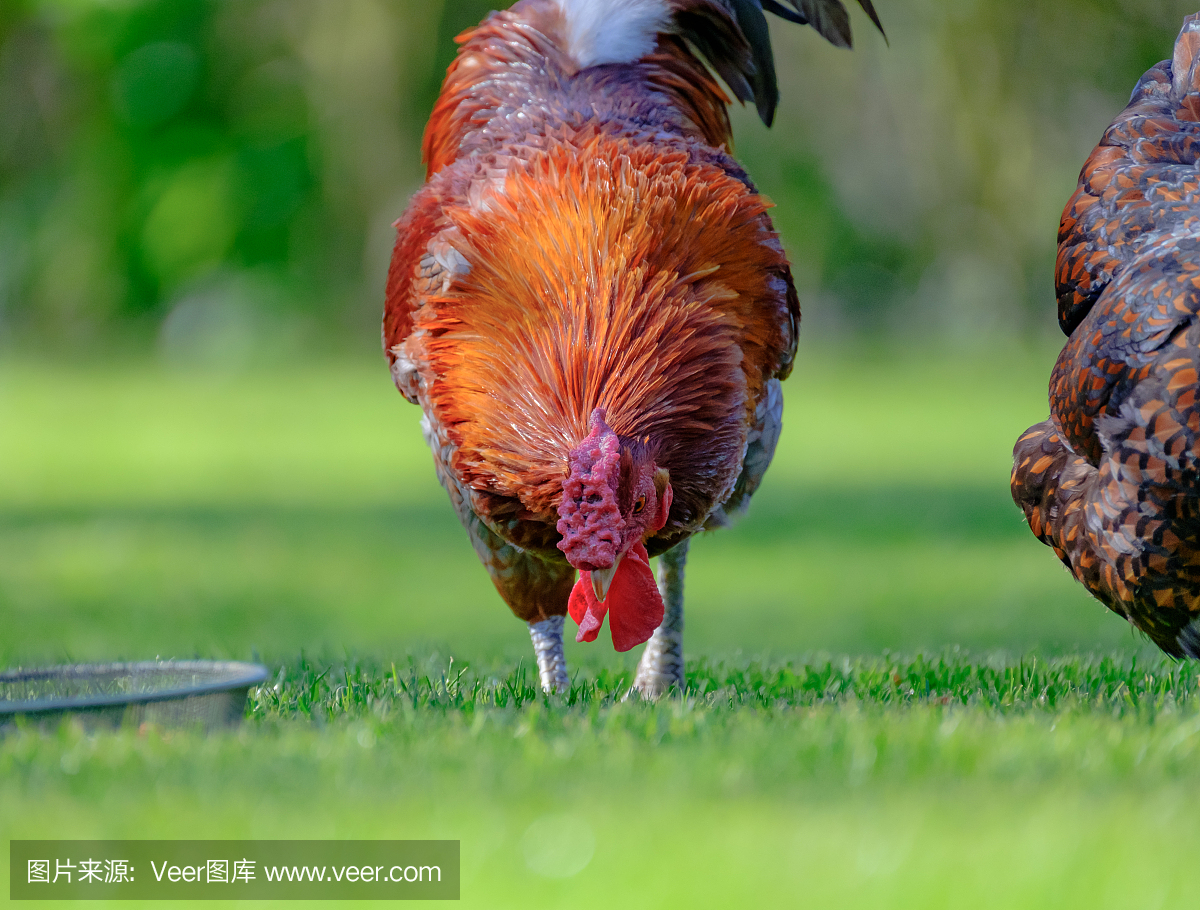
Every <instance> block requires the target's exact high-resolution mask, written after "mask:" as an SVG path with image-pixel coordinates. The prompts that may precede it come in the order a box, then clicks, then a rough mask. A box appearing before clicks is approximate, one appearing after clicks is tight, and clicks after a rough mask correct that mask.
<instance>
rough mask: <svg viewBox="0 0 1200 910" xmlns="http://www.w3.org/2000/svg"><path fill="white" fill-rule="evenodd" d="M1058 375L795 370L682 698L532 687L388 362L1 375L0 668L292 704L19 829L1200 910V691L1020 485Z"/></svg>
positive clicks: (502, 894) (506, 890) (686, 881)
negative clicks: (56, 666)
mask: <svg viewBox="0 0 1200 910" xmlns="http://www.w3.org/2000/svg"><path fill="white" fill-rule="evenodd" d="M1051 359H1052V354H1051V353H1049V352H1035V353H1022V352H1019V351H1006V352H1003V353H1002V354H991V355H987V356H972V357H966V356H953V355H951V356H947V355H928V356H926V355H921V356H915V355H910V356H903V355H897V354H895V353H890V352H888V351H864V350H861V349H857V350H850V349H847V350H844V351H838V350H834V351H829V352H822V353H821V354H820V355H810V356H808V357H807V358H805V359H804V361H803V364H802V366H801V367H800V368H799V369H798V370H797V374H796V376H795V377H794V378H793V379H792V380H790V381H789V384H788V386H787V387H786V393H787V395H788V411H787V418H786V427H785V434H784V439H783V440H782V442H781V446H780V453H779V456H778V458H777V461H776V464H775V465H774V466H773V468H772V471H771V473H770V475H768V480H767V482H766V484H765V485H764V487H763V489H762V491H761V492H760V494H759V496H758V498H757V500H756V502H755V503H754V505H753V507H752V509H751V513H750V515H749V516H748V517H747V519H746V520H745V521H744V522H743V523H742V524H741V525H739V526H738V527H737V528H735V529H732V530H728V531H722V532H720V533H717V534H713V535H708V536H705V537H702V538H700V539H699V540H698V541H697V542H696V544H695V546H694V548H693V553H692V557H691V561H690V562H689V565H688V593H687V598H688V613H687V619H688V627H687V646H688V655H689V658H690V659H689V664H688V687H687V691H686V692H685V693H682V694H680V695H677V696H675V697H673V698H670V699H666V700H664V701H663V702H661V703H659V704H657V705H648V704H644V703H641V702H639V701H637V700H636V699H625V697H624V696H625V693H626V690H627V688H628V683H629V680H630V677H631V674H632V669H633V666H634V662H635V659H636V653H635V654H630V655H616V654H614V653H613V652H612V650H611V647H609V646H608V645H607V643H605V642H600V643H597V644H594V645H590V646H585V645H576V644H575V643H574V642H570V643H569V644H568V660H569V662H570V666H571V671H572V674H573V679H574V682H573V685H572V688H571V691H570V692H569V693H567V694H566V695H561V696H554V697H549V698H548V697H545V696H543V695H542V694H541V693H540V692H539V691H537V689H536V687H535V686H534V679H533V675H532V673H531V666H530V657H531V654H530V648H529V644H528V638H527V635H526V633H525V631H524V628H523V627H522V625H521V624H520V623H519V622H517V621H516V620H514V619H513V618H512V616H511V615H510V614H509V613H508V611H507V609H506V608H505V607H504V605H503V604H502V603H501V602H500V601H499V599H498V598H497V596H496V595H495V593H494V591H493V590H492V588H491V585H490V583H489V582H488V581H487V578H486V576H485V575H484V573H483V571H482V569H481V568H479V566H478V565H477V563H476V560H475V557H474V555H473V553H472V552H471V549H470V547H469V545H468V544H467V541H466V539H465V535H464V533H463V532H462V530H461V528H460V527H459V526H458V524H457V522H456V520H455V519H454V517H453V515H452V514H451V512H450V508H449V505H448V503H447V502H446V501H445V496H444V494H443V493H442V491H441V490H440V488H439V487H438V486H437V483H436V481H435V480H434V478H433V472H432V469H431V466H430V464H429V455H428V452H426V451H425V450H424V447H423V445H422V443H421V441H420V434H419V430H418V427H417V419H418V414H417V412H416V409H415V408H412V407H410V406H408V405H406V404H405V403H404V402H403V400H402V399H400V397H399V396H398V395H397V394H396V393H395V391H394V390H393V389H391V388H390V385H389V383H388V380H387V377H386V373H385V372H384V371H383V369H382V368H381V367H380V366H379V365H378V364H376V363H374V362H373V361H372V362H368V363H366V364H361V365H360V364H356V363H352V362H337V363H309V364H302V365H298V364H290V365H286V366H280V367H279V368H277V369H274V370H266V369H264V370H261V371H258V372H254V373H251V374H248V375H238V376H211V375H203V374H190V373H181V372H174V371H171V370H166V369H162V368H159V367H156V366H154V365H152V364H140V363H134V364H116V365H113V364H107V365H99V366H89V365H62V364H59V365H53V364H45V363H15V364H14V363H8V364H4V365H0V663H3V664H6V665H17V664H26V665H28V664H35V663H44V662H54V661H59V660H82V659H89V660H90V659H95V660H112V659H122V658H124V659H141V658H149V657H154V656H156V655H161V656H164V657H171V656H174V657H191V656H196V655H198V656H201V657H230V658H239V659H247V658H252V657H256V656H257V657H259V658H260V659H262V660H263V661H265V662H266V663H268V665H269V666H270V667H271V670H272V674H273V675H272V678H271V679H270V681H269V682H268V684H267V685H265V686H264V687H262V688H261V689H259V690H256V691H255V692H254V693H253V697H252V699H251V706H250V711H249V716H248V719H247V722H246V723H245V724H243V725H242V726H241V727H240V728H239V729H237V730H231V731H224V732H218V733H215V734H212V735H208V736H202V735H199V734H196V733H188V732H179V731H165V732H164V731H156V730H153V729H151V730H143V731H140V732H139V731H134V730H125V731H115V732H109V733H99V734H90V733H86V732H84V731H83V730H81V729H79V728H77V727H74V726H71V725H66V726H64V727H62V728H60V729H57V730H52V731H42V730H38V729H36V728H28V727H26V728H22V729H20V730H18V731H16V732H13V733H10V734H8V735H6V736H4V737H3V738H2V739H0V835H2V836H4V837H79V838H82V837H163V838H168V837H174V838H200V837H215V838H240V837H301V838H324V837H333V838H355V837H392V838H404V837H414V838H426V837H428V838H434V837H450V838H456V839H461V840H462V850H463V853H462V856H463V898H464V902H465V903H467V904H469V905H471V906H478V907H569V908H575V907H580V908H586V907H593V906H595V907H605V908H610V907H613V906H627V907H676V906H680V907H708V906H713V907H728V906H750V905H754V904H758V905H768V906H821V905H825V904H834V905H836V906H864V907H873V908H874V907H920V908H926V907H943V906H944V907H960V906H972V907H1054V908H1060V907H1088V908H1105V907H1113V908H1127V907H1132V906H1137V907H1177V906H1178V907H1183V906H1193V905H1194V903H1195V900H1194V895H1195V891H1196V887H1197V885H1200V873H1196V872H1195V871H1194V860H1193V853H1194V850H1193V849H1192V847H1191V845H1192V844H1193V843H1194V842H1195V840H1196V837H1197V835H1200V830H1198V829H1200V823H1198V822H1197V821H1196V815H1195V813H1194V811H1191V807H1192V805H1193V802H1194V793H1195V792H1196V788H1197V786H1198V785H1200V711H1198V710H1197V706H1198V702H1197V698H1198V696H1200V690H1198V681H1200V676H1198V673H1197V670H1196V669H1195V667H1194V666H1193V665H1191V664H1179V663H1173V662H1171V661H1168V660H1166V659H1164V658H1162V657H1161V656H1160V655H1158V654H1157V652H1156V651H1155V650H1154V649H1153V648H1149V647H1147V646H1146V645H1145V643H1144V642H1143V641H1142V640H1141V639H1139V638H1137V637H1135V636H1134V635H1132V634H1131V632H1130V631H1129V627H1128V626H1127V625H1125V624H1124V623H1122V622H1121V621H1120V620H1119V619H1118V618H1117V617H1115V616H1112V615H1111V614H1108V613H1107V612H1106V611H1105V610H1103V609H1102V608H1101V607H1100V606H1099V605H1098V604H1096V603H1095V602H1094V601H1092V600H1091V599H1090V598H1089V597H1088V596H1087V595H1086V593H1085V592H1083V591H1082V590H1081V589H1079V587H1078V586H1077V585H1075V584H1074V582H1073V581H1072V580H1071V579H1070V578H1069V577H1068V576H1067V575H1066V574H1065V572H1064V571H1063V570H1062V569H1061V567H1060V566H1059V565H1058V564H1057V562H1056V560H1055V559H1054V558H1053V555H1052V554H1051V553H1050V552H1049V551H1048V550H1047V549H1046V548H1045V547H1043V546H1041V545H1040V544H1039V543H1038V542H1037V541H1036V540H1034V539H1033V537H1032V535H1030V534H1029V532H1028V530H1027V529H1026V528H1025V527H1024V525H1023V523H1022V522H1021V520H1020V516H1019V514H1018V513H1017V511H1016V509H1015V507H1014V506H1013V505H1012V503H1011V501H1010V499H1009V497H1008V492H1007V476H1008V463H1009V452H1010V451H1011V446H1012V443H1013V441H1014V440H1015V439H1016V437H1017V435H1018V434H1019V433H1020V432H1021V431H1022V430H1023V429H1024V428H1025V427H1026V426H1028V425H1029V424H1030V423H1032V422H1034V421H1036V420H1038V419H1040V418H1041V417H1043V416H1044V414H1045V410H1046V407H1045V381H1046V376H1047V375H1048V371H1049V365H1050V362H1051ZM588 857H590V861H588V862H587V863H586V864H585V865H584V866H583V868H582V870H581V871H577V872H576V873H575V874H573V875H572V876H570V877H567V878H562V879H559V878H554V877H548V876H547V875H545V874H544V873H545V872H546V871H547V870H550V871H553V870H555V869H567V870H568V871H570V870H573V869H577V868H578V867H579V865H580V863H581V862H582V861H583V860H586V859H587V858H588ZM7 874H8V873H7V870H6V869H5V872H4V875H5V876H7ZM4 881H7V878H5V879H4ZM4 881H0V893H7V892H6V891H4V890H3V885H4Z"/></svg>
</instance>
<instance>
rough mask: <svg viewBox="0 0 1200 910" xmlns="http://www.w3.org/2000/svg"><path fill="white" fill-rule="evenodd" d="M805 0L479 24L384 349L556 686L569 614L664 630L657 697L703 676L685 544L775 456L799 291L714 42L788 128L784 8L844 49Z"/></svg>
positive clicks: (652, 679) (665, 1)
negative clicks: (739, 141)
mask: <svg viewBox="0 0 1200 910" xmlns="http://www.w3.org/2000/svg"><path fill="white" fill-rule="evenodd" d="M788 2H790V4H791V6H785V5H782V4H781V3H777V2H773V0H522V2H520V3H517V4H516V5H515V6H514V7H512V9H510V10H508V11H505V12H498V13H493V14H492V15H491V16H489V17H488V18H487V19H486V20H485V21H484V22H483V23H482V24H481V25H480V26H479V27H478V28H475V29H473V30H471V31H468V32H466V33H465V34H464V35H462V36H460V38H459V41H460V42H461V44H462V47H461V49H460V50H459V53H458V56H457V58H456V59H455V61H454V63H453V64H452V65H451V67H450V69H449V72H448V73H447V76H446V81H445V83H444V85H443V87H442V92H441V95H440V97H439V99H438V101H437V104H436V106H435V108H434V111H433V115H432V117H431V119H430V122H429V126H428V127H427V129H426V133H425V143H424V152H425V161H426V164H427V167H428V182H427V183H426V184H425V186H424V187H423V188H422V189H421V190H420V191H419V192H418V193H417V194H416V195H415V197H414V198H413V200H412V202H411V203H410V205H409V208H408V210H407V212H406V213H405V214H404V216H403V217H402V218H401V219H400V221H399V222H397V229H398V236H397V240H396V247H395V251H394V253H393V256H392V265H391V271H390V273H389V276H388V287H387V305H386V310H385V315H384V326H383V340H384V348H385V350H386V352H387V355H388V358H389V360H390V362H391V366H392V375H393V378H394V379H395V382H396V385H397V387H398V388H399V389H400V391H401V392H402V393H403V394H404V396H405V397H406V398H408V399H409V400H410V401H413V402H416V403H419V404H420V405H421V407H422V409H423V410H424V415H425V420H424V431H425V436H426V439H427V441H428V443H429V445H430V447H431V449H432V450H433V456H434V462H435V465H436V467H437V471H438V476H439V478H440V480H441V482H442V484H443V486H444V487H445V488H446V490H447V491H448V493H449V494H450V499H451V501H452V503H453V505H454V508H455V509H456V511H457V512H458V515H459V517H460V518H461V519H462V521H463V524H464V525H465V526H466V528H467V531H468V532H469V534H470V537H471V540H472V542H473V544H474V546H475V550H476V552H477V553H478V555H479V557H480V559H481V560H482V561H483V563H484V565H485V566H486V568H487V570H488V572H489V573H490V574H491V577H492V580H493V582H494V583H495V585H496V588H497V590H498V591H499V593H500V595H501V596H502V597H503V598H504V600H505V601H506V602H507V603H508V605H509V607H511V609H512V611H513V612H514V613H515V614H516V615H517V616H518V617H519V618H520V619H522V620H524V621H526V622H527V623H528V624H529V628H530V633H531V635H532V638H533V642H534V647H535V651H536V654H537V660H538V668H539V673H540V677H541V682H542V685H543V687H544V688H546V689H555V688H561V687H564V686H566V685H567V683H568V677H567V673H566V665H565V661H564V659H563V649H562V626H563V617H564V615H565V614H567V613H568V612H570V614H571V616H572V618H573V619H574V620H575V621H576V622H577V623H579V631H578V634H577V636H576V637H577V639H578V640H583V641H590V640H593V639H595V638H596V637H597V635H598V633H599V630H600V628H601V626H602V624H603V623H604V621H605V620H606V619H607V621H608V623H609V626H610V628H611V634H612V638H613V644H614V645H615V646H616V648H617V649H618V650H622V651H623V650H627V649H629V648H632V647H634V646H635V645H637V644H640V643H642V642H645V641H647V640H650V646H649V647H648V648H647V650H646V652H645V653H644V654H643V656H642V660H641V663H640V665H639V669H638V676H637V681H636V683H635V685H636V686H637V688H638V689H640V690H641V691H642V692H643V693H645V694H647V695H657V694H659V693H661V692H662V691H664V690H665V689H666V688H668V687H669V686H670V685H672V684H679V683H681V682H682V680H683V652H682V629H683V619H682V584H683V565H684V558H685V554H686V549H687V541H688V538H689V537H690V536H691V535H692V534H693V533H695V532H696V531H699V530H701V529H703V528H711V527H715V526H718V525H722V524H725V523H726V522H727V521H728V519H729V517H730V516H732V515H734V514H735V513H737V512H739V511H740V510H741V509H743V508H744V507H745V505H746V503H747V502H748V500H749V498H750V496H751V494H753V492H754V491H755V488H756V487H758V485H759V483H760V482H761V480H762V478H763V474H764V472H765V471H766V469H767V465H768V464H769V463H770V461H771V457H772V454H773V452H774V449H775V444H776V441H777V439H778V436H779V428H780V421H781V417H782V408H783V399H782V394H781V391H780V386H779V383H780V380H782V379H783V378H785V377H786V376H787V375H788V373H789V372H790V370H791V366H792V358H793V356H794V353H795V349H796V332H797V329H798V323H799V319H800V311H799V306H798V303H797V300H796V294H795V290H794V289H793V287H792V280H791V275H790V272H789V270H788V264H787V261H786V259H785V258H784V254H783V249H782V247H781V246H780V243H779V239H778V237H777V236H776V234H775V231H774V229H773V228H772V225H771V221H770V219H769V218H768V216H767V203H766V201H765V200H764V199H762V197H760V196H759V195H758V193H757V192H756V191H755V188H754V185H753V184H752V183H751V182H750V179H749V178H748V177H747V176H746V173H745V172H744V171H743V170H742V169H741V167H739V166H738V164H737V163H736V162H735V161H734V159H733V158H732V157H730V155H729V152H728V148H729V147H730V144H731V135H730V125H729V119H728V115H727V104H728V103H729V100H730V99H729V98H728V97H727V96H726V94H725V93H724V91H723V90H722V89H721V87H720V85H719V84H718V83H717V82H716V80H715V79H714V78H713V76H712V75H711V74H710V71H709V69H708V68H707V67H706V66H705V65H704V63H703V62H702V61H701V59H700V58H699V57H698V56H697V54H700V55H702V56H703V57H704V58H705V59H706V60H707V61H708V63H709V64H710V65H711V66H712V68H713V70H714V71H715V72H716V74H717V75H719V76H720V77H721V78H722V79H723V80H724V81H725V83H726V84H727V85H728V87H729V88H730V89H731V90H732V91H733V93H734V94H735V95H736V96H737V97H738V98H740V99H741V100H743V101H748V100H753V101H754V103H755V104H756V106H757V108H758V111H759V114H760V115H761V116H762V119H763V120H764V121H765V122H767V123H768V124H769V123H770V121H771V118H772V115H773V112H774V110H775V106H776V103H777V97H778V91H777V88H776V80H775V70H774V64H773V62H772V56H771V46H770V40H769V37H768V34H767V22H766V17H765V15H764V11H767V12H772V13H774V14H776V15H779V16H782V17H783V18H785V19H789V20H791V21H793V22H797V23H801V24H805V23H807V24H811V25H812V26H813V27H814V28H816V29H817V30H818V31H819V32H820V33H821V34H822V35H824V36H825V37H826V38H828V39H829V40H830V41H832V42H833V43H835V44H840V45H845V46H848V45H849V42H850V25H849V18H848V15H847V13H846V10H845V8H844V7H843V6H842V4H841V3H840V2H838V0H788ZM859 2H860V3H861V5H862V6H863V8H864V9H865V10H866V11H867V12H868V13H869V14H870V16H871V18H872V20H875V21H876V25H878V21H877V19H876V16H875V12H874V9H873V8H872V6H871V3H870V0H859ZM657 554H664V555H663V559H662V560H661V563H660V586H661V588H660V586H656V584H655V579H654V576H653V575H652V574H651V571H650V566H649V559H650V558H651V557H652V556H654V555H657ZM577 572H578V573H580V574H579V578H578V581H577V580H576V573H577ZM664 598H665V601H664ZM652 636H653V637H652Z"/></svg>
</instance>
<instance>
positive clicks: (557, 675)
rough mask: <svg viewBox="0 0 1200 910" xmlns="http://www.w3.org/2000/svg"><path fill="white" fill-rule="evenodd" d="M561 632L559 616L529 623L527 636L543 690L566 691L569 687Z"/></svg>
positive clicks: (569, 681) (561, 619)
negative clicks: (531, 644)
mask: <svg viewBox="0 0 1200 910" xmlns="http://www.w3.org/2000/svg"><path fill="white" fill-rule="evenodd" d="M562 634H563V618H562V617H561V616H551V617H550V618H549V619H543V620H542V621H541V622H531V623H530V624H529V637H530V638H532V639H533V651H534V653H535V654H536V655H537V665H538V676H539V677H540V678H541V680H542V691H543V692H566V691H567V689H569V688H570V687H571V680H570V679H569V678H568V677H567V658H566V656H565V655H564V654H563V640H562Z"/></svg>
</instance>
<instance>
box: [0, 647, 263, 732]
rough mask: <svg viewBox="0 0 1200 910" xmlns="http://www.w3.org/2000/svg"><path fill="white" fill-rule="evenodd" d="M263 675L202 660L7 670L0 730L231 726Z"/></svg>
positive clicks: (0, 695) (0, 690)
mask: <svg viewBox="0 0 1200 910" xmlns="http://www.w3.org/2000/svg"><path fill="white" fill-rule="evenodd" d="M267 675H268V674H267V669H266V667H261V666H259V665H257V664H245V663H237V662H234V661H224V662H218V661H208V660H162V661H158V660H152V661H144V662H141V663H131V664H76V665H72V666H65V667H46V668H42V669H33V670H8V671H6V672H4V673H0V727H4V726H6V725H10V724H12V723H14V722H15V721H16V719H17V718H18V717H23V718H25V719H26V720H27V721H31V722H34V723H46V722H50V723H56V722H58V721H61V720H62V719H63V718H65V717H68V716H71V717H78V718H79V719H80V720H81V721H82V722H83V723H84V725H85V726H89V727H92V726H113V727H118V726H122V725H131V726H140V725H141V724H143V723H150V724H155V725H158V726H162V727H194V726H200V727H205V728H210V727H219V726H225V725H228V724H236V723H237V722H238V721H240V720H241V718H242V715H243V714H244V713H245V711H246V693H247V692H248V691H249V689H250V687H251V686H256V685H259V684H260V683H262V682H263V681H264V680H265V679H266V678H267Z"/></svg>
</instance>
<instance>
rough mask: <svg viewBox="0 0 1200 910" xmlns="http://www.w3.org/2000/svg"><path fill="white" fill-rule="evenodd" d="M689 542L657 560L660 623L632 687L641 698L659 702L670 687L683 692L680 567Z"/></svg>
mask: <svg viewBox="0 0 1200 910" xmlns="http://www.w3.org/2000/svg"><path fill="white" fill-rule="evenodd" d="M687 551H688V542H687V541H686V540H684V541H683V542H682V543H680V544H676V545H675V546H674V547H672V548H671V549H669V550H667V552H666V553H664V554H663V555H662V556H661V557H659V560H658V590H659V591H660V592H661V593H662V599H663V606H664V607H665V610H664V612H663V621H662V625H660V626H659V627H658V628H657V629H655V630H654V635H653V636H652V637H651V638H650V641H649V642H648V643H647V644H646V650H645V651H643V652H642V659H641V660H640V661H638V668H637V676H636V677H634V681H633V687H634V689H636V690H637V691H638V692H639V693H641V695H642V696H643V697H644V698H658V697H659V696H660V695H662V694H663V693H664V692H666V691H667V690H668V689H670V688H671V686H678V687H679V688H680V689H682V688H683V564H684V563H685V562H687Z"/></svg>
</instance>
